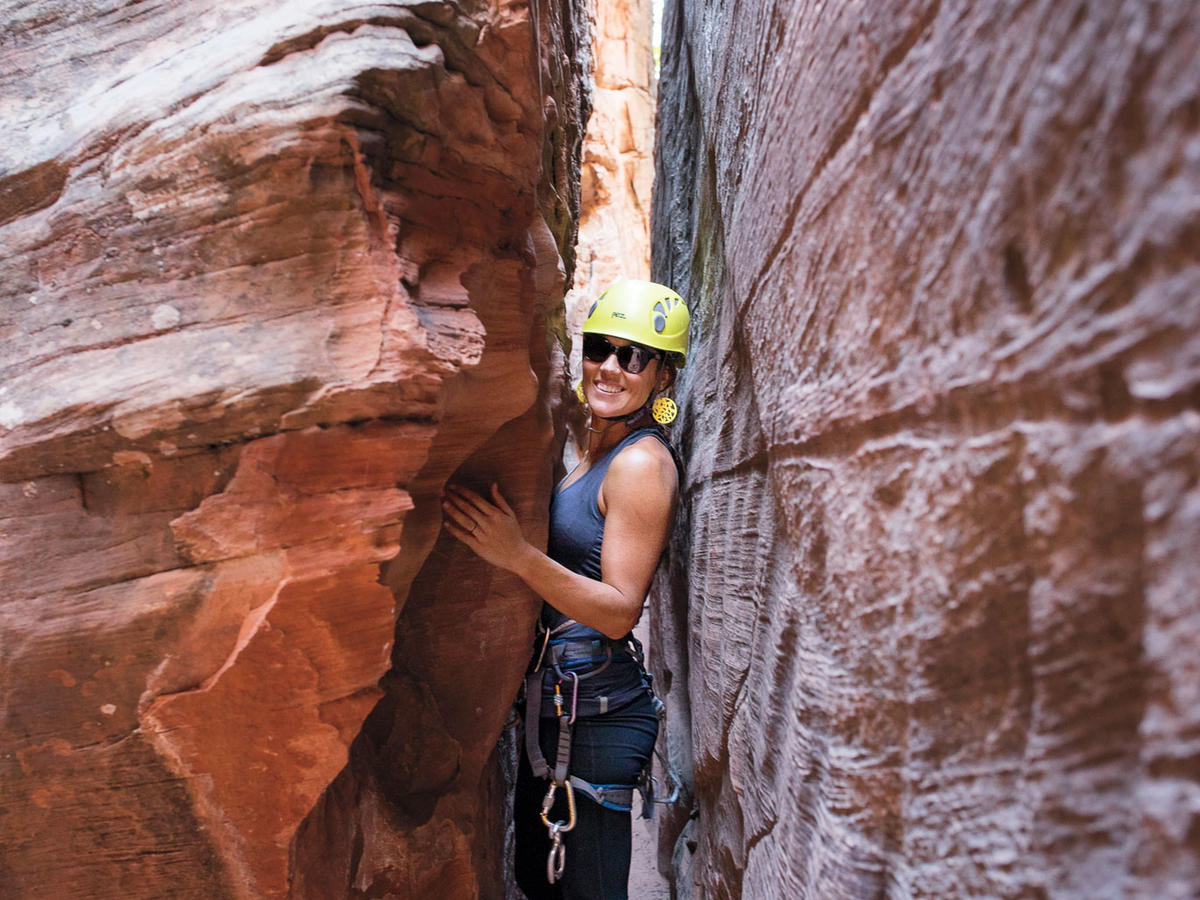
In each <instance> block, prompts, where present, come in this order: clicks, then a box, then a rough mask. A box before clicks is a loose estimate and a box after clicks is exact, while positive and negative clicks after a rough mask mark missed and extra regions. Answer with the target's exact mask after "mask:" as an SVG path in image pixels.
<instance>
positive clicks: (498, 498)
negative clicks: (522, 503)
mask: <svg viewBox="0 0 1200 900" xmlns="http://www.w3.org/2000/svg"><path fill="white" fill-rule="evenodd" d="M492 500H494V501H495V503H496V506H498V507H499V508H500V509H502V510H503V511H504V513H505V515H509V516H516V513H514V512H513V511H512V507H511V506H509V505H508V501H507V500H505V499H504V495H503V494H501V493H500V486H499V485H498V484H496V482H494V481H493V482H492Z"/></svg>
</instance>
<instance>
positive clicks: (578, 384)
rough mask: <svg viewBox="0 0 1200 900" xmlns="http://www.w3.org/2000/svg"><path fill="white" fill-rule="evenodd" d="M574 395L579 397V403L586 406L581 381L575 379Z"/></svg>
mask: <svg viewBox="0 0 1200 900" xmlns="http://www.w3.org/2000/svg"><path fill="white" fill-rule="evenodd" d="M575 396H576V397H577V398H578V399H579V402H580V403H582V404H583V405H584V406H587V397H585V396H584V394H583V382H582V381H577V382H576V383H575Z"/></svg>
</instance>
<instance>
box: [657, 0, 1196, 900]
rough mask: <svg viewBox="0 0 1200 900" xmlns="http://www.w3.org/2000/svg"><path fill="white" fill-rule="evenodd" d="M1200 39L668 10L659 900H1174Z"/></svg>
mask: <svg viewBox="0 0 1200 900" xmlns="http://www.w3.org/2000/svg"><path fill="white" fill-rule="evenodd" d="M1198 36H1200V7H1197V6H1196V4H1194V3H1189V2H1186V0H1171V2H1118V3H1107V4H1090V3H1085V2H1069V3H1064V2H1038V3H1020V4H1018V3H991V4H945V3H936V2H930V3H916V4H912V3H899V2H889V3H885V4H833V5H824V4H815V5H814V4H805V3H786V2H775V3H772V2H758V3H731V4H700V3H670V4H668V7H667V11H666V17H665V34H664V40H663V72H662V81H661V84H660V96H661V106H660V118H659V123H658V124H659V130H658V135H659V138H658V155H657V166H658V179H659V180H658V182H657V185H656V189H655V190H656V193H655V206H654V240H655V244H654V248H655V249H654V253H655V257H654V258H655V262H654V273H655V275H656V276H657V277H658V278H660V279H663V280H671V281H672V282H673V283H674V284H675V286H676V287H678V288H679V289H680V290H681V291H682V292H683V293H684V294H685V295H687V296H689V297H690V299H691V301H692V303H693V304H694V308H695V309H696V311H697V316H696V324H697V327H698V333H699V337H700V344H699V347H698V349H697V352H696V353H695V355H694V359H693V360H692V361H691V362H690V364H689V367H688V369H687V371H686V377H685V379H684V393H683V396H684V404H683V405H684V409H683V412H682V420H683V422H684V423H685V425H684V429H683V432H682V438H683V443H684V445H685V448H686V449H687V451H688V457H689V459H690V471H689V476H688V482H687V488H686V499H687V503H686V508H685V511H684V512H685V528H684V529H683V534H684V535H686V538H683V539H681V540H679V541H678V542H677V543H676V545H675V546H674V548H673V557H672V568H671V573H670V577H669V578H668V579H667V580H666V581H664V583H663V584H662V585H661V587H662V588H663V596H662V601H661V606H660V608H659V610H658V613H659V615H658V616H657V629H658V632H659V638H658V642H659V643H660V644H665V645H667V646H672V647H673V650H672V651H671V653H670V655H669V657H667V658H664V659H663V660H662V666H661V668H662V670H663V672H662V674H663V676H664V677H663V680H664V681H665V682H668V683H669V684H670V701H671V706H672V713H673V716H674V721H675V724H676V731H675V733H674V734H673V736H672V749H673V752H674V753H676V754H677V755H679V756H680V758H681V759H684V758H686V757H688V756H689V755H690V760H688V759H684V761H690V762H692V763H693V764H694V784H693V789H694V794H695V798H696V804H697V809H698V813H699V814H698V817H697V818H696V819H695V820H694V821H693V822H691V823H690V824H687V826H686V828H685V827H684V822H682V821H680V820H681V819H682V818H683V817H682V816H678V815H677V816H676V817H675V821H674V822H673V823H672V825H673V828H672V831H673V832H674V833H679V832H680V831H681V830H682V832H683V836H682V838H681V839H680V840H679V842H678V845H677V846H676V847H675V848H671V847H669V846H668V847H667V848H665V850H664V852H671V850H672V849H674V851H675V860H676V865H677V873H678V876H679V881H678V883H677V887H678V889H679V891H680V894H681V896H688V895H690V896H702V897H711V898H718V897H755V898H766V897H879V896H888V897H908V896H914V897H917V896H920V897H966V896H989V897H1011V898H1017V897H1022V898H1028V897H1043V896H1053V897H1081V898H1082V897H1088V898H1091V897H1154V898H1168V897H1172V898H1183V897H1191V896H1194V891H1195V886H1196V885H1197V884H1200V838H1198V836H1200V769H1198V762H1200V692H1198V690H1200V654H1198V653H1197V643H1198V642H1197V635H1198V633H1200V600H1198V597H1200V593H1198V592H1197V588H1196V585H1197V584H1200V564H1198V563H1197V559H1196V552H1195V551H1196V547H1197V546H1200V486H1198V477H1200V463H1198V460H1200V411H1198V406H1200V265H1198V260H1197V248H1198V247H1200V205H1198V200H1197V198H1200V98H1198V96H1197V85H1198V84H1200V56H1198V55H1197V53H1196V48H1197V40H1198ZM689 731H690V734H691V741H690V744H689V742H688V739H687V735H688V733H689Z"/></svg>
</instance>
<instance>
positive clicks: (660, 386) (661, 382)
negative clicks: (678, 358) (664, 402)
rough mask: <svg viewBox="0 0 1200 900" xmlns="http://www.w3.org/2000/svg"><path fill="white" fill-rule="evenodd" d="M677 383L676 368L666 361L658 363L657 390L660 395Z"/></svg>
mask: <svg viewBox="0 0 1200 900" xmlns="http://www.w3.org/2000/svg"><path fill="white" fill-rule="evenodd" d="M674 383H675V367H674V366H673V365H671V364H670V363H668V362H666V361H665V360H659V363H658V381H657V385H656V390H658V392H659V393H662V392H663V391H665V390H667V389H668V388H670V387H671V385H673V384H674Z"/></svg>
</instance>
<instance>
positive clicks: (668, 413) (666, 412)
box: [650, 397, 679, 425]
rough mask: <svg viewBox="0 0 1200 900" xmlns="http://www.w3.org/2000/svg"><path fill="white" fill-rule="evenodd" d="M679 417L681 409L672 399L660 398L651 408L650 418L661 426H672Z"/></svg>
mask: <svg viewBox="0 0 1200 900" xmlns="http://www.w3.org/2000/svg"><path fill="white" fill-rule="evenodd" d="M677 415H679V407H678V406H677V405H676V404H675V401H674V400H672V399H671V398H670V397H659V398H658V399H657V400H655V401H654V405H653V406H651V407H650V417H651V418H652V419H654V421H655V422H657V423H658V424H659V425H670V424H671V423H672V422H674V421H675V417H676V416H677Z"/></svg>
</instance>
